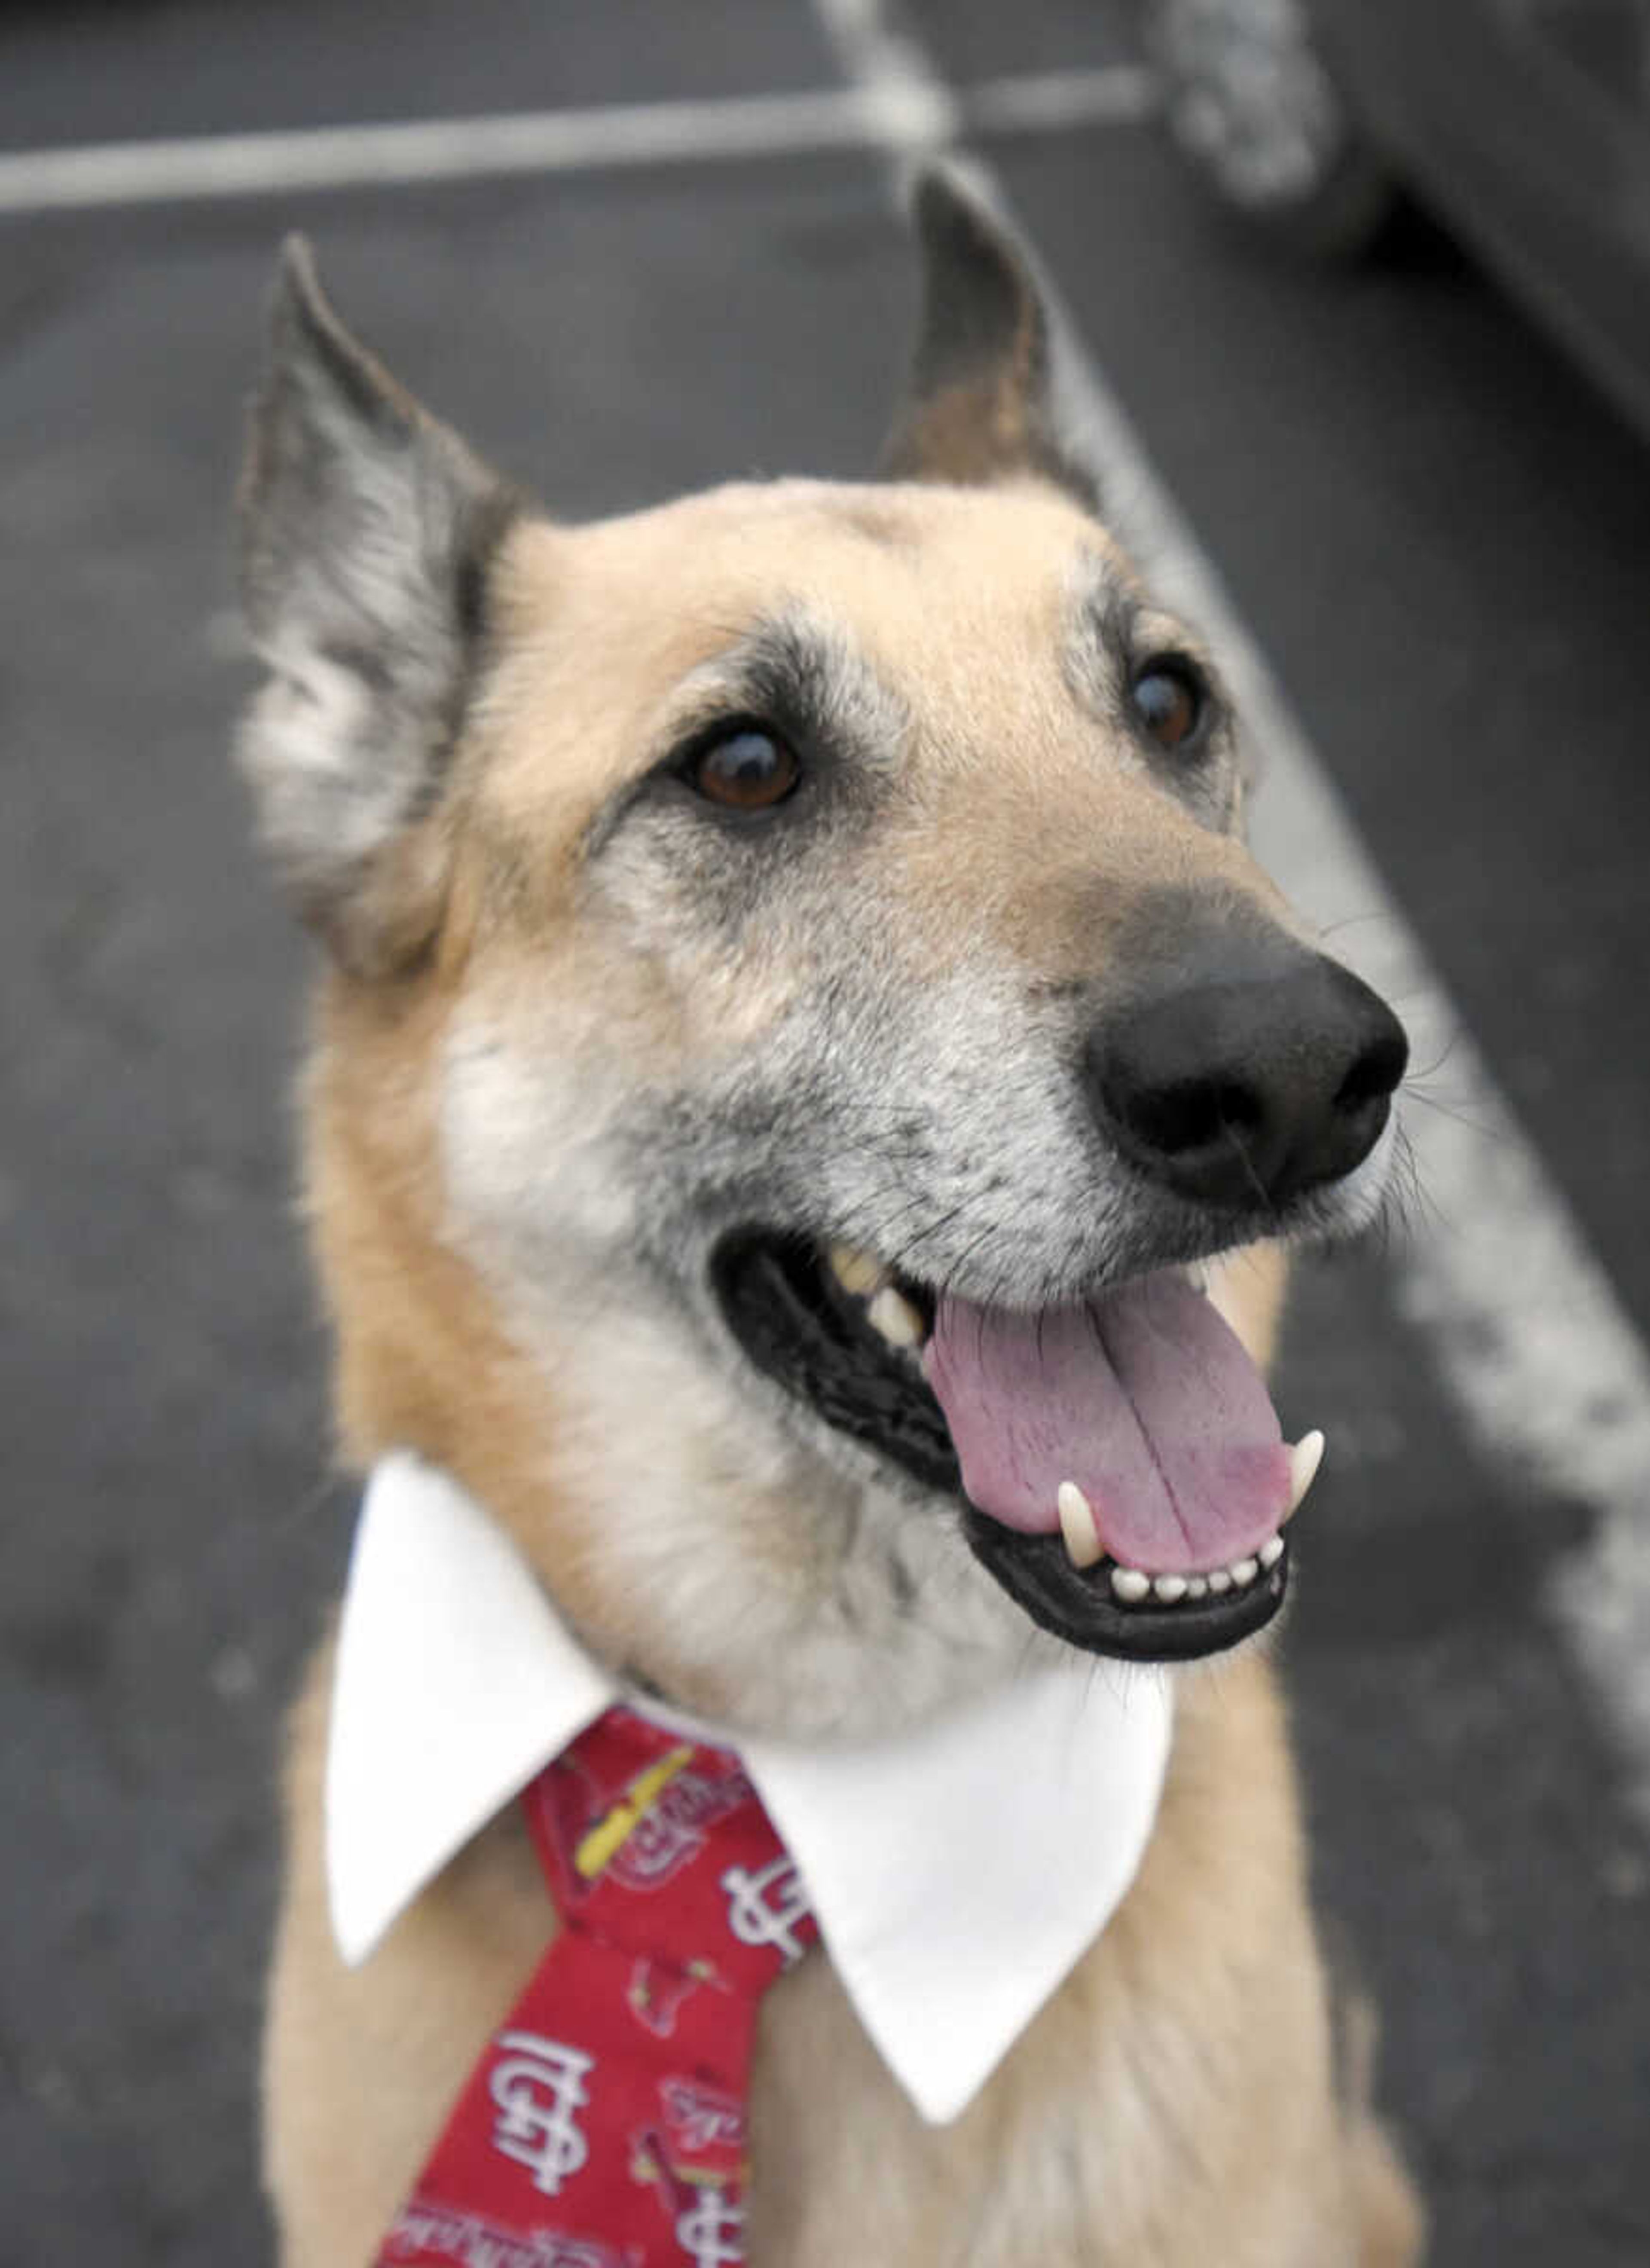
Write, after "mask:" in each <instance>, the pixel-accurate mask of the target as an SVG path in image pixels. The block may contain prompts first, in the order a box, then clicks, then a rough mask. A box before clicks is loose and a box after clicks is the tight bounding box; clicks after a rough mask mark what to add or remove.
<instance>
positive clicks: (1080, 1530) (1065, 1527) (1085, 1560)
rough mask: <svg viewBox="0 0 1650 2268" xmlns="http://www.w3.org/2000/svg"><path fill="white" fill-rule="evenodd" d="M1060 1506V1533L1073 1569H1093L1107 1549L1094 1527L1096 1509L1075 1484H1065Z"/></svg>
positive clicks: (1060, 1491) (1057, 1498) (1058, 1495)
mask: <svg viewBox="0 0 1650 2268" xmlns="http://www.w3.org/2000/svg"><path fill="white" fill-rule="evenodd" d="M1054 1500H1055V1503H1056V1504H1057V1506H1058V1507H1059V1513H1060V1533H1061V1535H1064V1538H1065V1548H1066V1550H1067V1551H1068V1552H1069V1553H1070V1555H1071V1560H1072V1566H1073V1567H1092V1566H1093V1565H1094V1562H1095V1560H1096V1559H1098V1558H1099V1557H1101V1552H1102V1551H1103V1550H1104V1549H1105V1546H1104V1545H1103V1544H1102V1543H1101V1540H1100V1530H1099V1528H1096V1527H1095V1525H1094V1506H1092V1505H1091V1504H1090V1503H1089V1500H1088V1499H1087V1498H1086V1496H1085V1495H1084V1494H1083V1491H1082V1490H1081V1489H1080V1488H1079V1486H1078V1485H1077V1483H1076V1482H1075V1481H1062V1482H1061V1483H1060V1485H1059V1488H1058V1490H1057V1492H1056V1495H1055V1499H1054Z"/></svg>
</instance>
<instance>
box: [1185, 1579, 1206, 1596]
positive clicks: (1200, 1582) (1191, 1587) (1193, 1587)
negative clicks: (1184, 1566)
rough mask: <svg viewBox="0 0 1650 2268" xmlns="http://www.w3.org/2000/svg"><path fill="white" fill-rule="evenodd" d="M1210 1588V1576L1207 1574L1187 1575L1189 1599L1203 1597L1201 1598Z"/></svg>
mask: <svg viewBox="0 0 1650 2268" xmlns="http://www.w3.org/2000/svg"><path fill="white" fill-rule="evenodd" d="M1208 1588H1209V1578H1208V1577H1207V1576H1206V1575H1188V1576H1187V1578H1186V1596H1187V1597H1188V1598H1189V1599H1201V1598H1202V1597H1203V1596H1204V1594H1205V1592H1206V1591H1207V1590H1208Z"/></svg>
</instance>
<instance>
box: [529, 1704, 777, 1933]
mask: <svg viewBox="0 0 1650 2268" xmlns="http://www.w3.org/2000/svg"><path fill="white" fill-rule="evenodd" d="M599 1730H600V1728H598V1731H599ZM709 1756H711V1751H707V1750H705V1749H698V1750H697V1751H696V1750H695V1749H694V1748H693V1747H692V1746H691V1745H690V1744H689V1742H681V1744H680V1745H679V1746H677V1747H675V1748H673V1749H667V1750H666V1751H665V1753H664V1754H663V1755H662V1756H659V1757H657V1758H656V1759H655V1760H654V1761H653V1762H652V1763H651V1764H647V1765H646V1766H645V1767H644V1769H643V1770H641V1771H635V1772H631V1773H630V1774H628V1775H627V1776H625V1777H624V1778H620V1779H618V1780H616V1781H608V1779H607V1778H606V1775H605V1774H599V1771H598V1769H595V1768H593V1761H592V1760H591V1759H590V1758H588V1757H586V1756H573V1755H569V1756H564V1757H562V1758H561V1759H560V1760H559V1761H558V1763H557V1764H555V1765H553V1766H552V1767H551V1769H550V1770H549V1771H547V1772H546V1773H545V1774H544V1776H543V1778H542V1779H541V1782H540V1783H539V1787H538V1790H537V1791H536V1793H538V1796H539V1805H540V1810H539V1815H540V1819H541V1823H542V1825H543V1827H544V1828H545V1830H546V1831H547V1834H548V1837H549V1841H550V1842H551V1844H552V1845H553V1846H554V1849H555V1852H556V1857H557V1859H558V1860H559V1861H560V1871H561V1872H562V1874H563V1875H564V1879H565V1881H566V1883H567V1887H568V1889H569V1892H570V1894H571V1897H572V1898H573V1900H574V1901H575V1902H577V1901H578V1898H579V1896H581V1895H587V1894H588V1892H589V1891H590V1889H592V1888H593V1886H594V1884H595V1883H597V1882H598V1881H608V1882H615V1883H617V1884H619V1885H621V1886H622V1888H623V1889H629V1890H656V1889H659V1888H660V1887H661V1885H662V1884H664V1883H666V1882H667V1881H669V1880H670V1878H671V1876H672V1875H673V1874H676V1873H677V1872H678V1871H679V1870H680V1869H681V1867H685V1866H687V1865H688V1864H689V1861H690V1860H691V1859H695V1858H696V1857H697V1856H698V1854H699V1852H701V1851H702V1850H703V1848H704V1844H705V1835H706V1830H708V1829H709V1828H711V1827H712V1826H714V1825H715V1823H716V1822H717V1821H718V1819H724V1818H726V1816H727V1815H728V1814H729V1813H730V1812H732V1811H737V1810H738V1809H739V1808H740V1805H741V1804H744V1803H749V1802H751V1801H753V1800H754V1799H755V1789H754V1788H753V1787H752V1786H751V1784H750V1782H749V1780H748V1779H747V1778H746V1777H745V1775H744V1773H743V1772H742V1771H740V1769H739V1768H738V1766H737V1765H736V1764H733V1762H732V1760H731V1759H730V1760H729V1764H728V1768H727V1769H726V1770H725V1771H717V1770H715V1769H714V1768H713V1767H712V1768H711V1769H707V1759H708V1758H709Z"/></svg>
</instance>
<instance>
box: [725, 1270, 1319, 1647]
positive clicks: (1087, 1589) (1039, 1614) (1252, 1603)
mask: <svg viewBox="0 0 1650 2268" xmlns="http://www.w3.org/2000/svg"><path fill="white" fill-rule="evenodd" d="M711 1285H712V1288H713V1290H714V1291H715V1293H716V1296H717V1299H718V1303H719V1305H720V1307H721V1309H722V1313H723V1314H724V1316H725V1317H726V1321H727V1325H728V1328H729V1329H730V1330H731V1331H732V1332H733V1337H735V1339H736V1340H737V1341H738V1342H739V1344H740V1347H742V1348H743V1350H744V1351H745V1353H746V1355H747V1356H748V1358H749V1359H750V1360H751V1362H752V1363H754V1364H755V1366H756V1368H757V1369H758V1370H759V1371H761V1372H762V1373H763V1375H764V1376H766V1377H768V1378H771V1379H772V1380H774V1381H775V1382H776V1383H777V1385H780V1386H782V1387H784V1388H785V1390H786V1391H787V1392H788V1393H790V1394H792V1395H796V1397H797V1398H798V1399H799V1401H802V1402H805V1403H807V1404H808V1405H809V1406H810V1407H811V1408H812V1409H814V1410H816V1411H817V1412H818V1414H819V1415H820V1416H821V1418H824V1419H825V1420H826V1422H827V1424H828V1425H834V1426H835V1427H836V1430H837V1431H838V1432H842V1433H845V1434H847V1435H848V1436H849V1438H850V1439H851V1440H856V1441H858V1442H860V1443H861V1444H862V1445H863V1446H864V1447H867V1448H869V1449H872V1450H873V1451H874V1452H875V1453H876V1454H878V1455H880V1456H882V1457H886V1458H887V1459H888V1461H889V1462H891V1463H893V1464H895V1465H897V1466H899V1467H900V1468H901V1469H902V1471H904V1472H906V1473H908V1474H909V1475H910V1476H911V1477H912V1478H913V1479H914V1480H917V1481H918V1482H920V1483H921V1484H922V1485H923V1486H924V1488H927V1489H932V1490H935V1491H939V1493H941V1494H943V1495H946V1496H948V1497H950V1498H952V1499H954V1500H955V1501H956V1502H957V1503H958V1504H959V1505H960V1506H961V1515H962V1533H963V1535H964V1537H965V1538H966V1540H967V1542H968V1544H969V1550H971V1551H972V1552H973V1553H974V1556H975V1557H976V1559H977V1560H978V1561H979V1563H980V1565H981V1566H982V1567H983V1568H984V1570H985V1572H987V1574H989V1575H990V1576H991V1577H992V1579H993V1580H995V1581H996V1582H998V1583H999V1584H1001V1586H1002V1587H1003V1589H1004V1590H1005V1591H1006V1592H1007V1594H1008V1595H1009V1597H1010V1598H1011V1599H1013V1601H1014V1602H1015V1604H1016V1605H1017V1606H1019V1607H1020V1608H1021V1609H1023V1610H1024V1611H1025V1613H1026V1614H1028V1616H1030V1618H1031V1620H1032V1621H1033V1622H1035V1623H1036V1624H1038V1625H1039V1627H1040V1628H1042V1629H1043V1630H1046V1631H1051V1632H1052V1633H1053V1635H1054V1636H1055V1637H1057V1638H1063V1639H1064V1641H1065V1642H1066V1644H1067V1645H1068V1646H1077V1647H1079V1649H1080V1650H1081V1651H1083V1652H1084V1653H1101V1654H1110V1655H1115V1656H1116V1657H1118V1658H1119V1659H1120V1660H1123V1661H1192V1660H1195V1659H1197V1658H1199V1657H1201V1656H1203V1655H1204V1654H1211V1653H1220V1652H1222V1651H1223V1650H1224V1649H1225V1648H1226V1647H1227V1646H1236V1645H1238V1644H1240V1643H1241V1640H1243V1639H1244V1638H1249V1637H1252V1636H1253V1634H1254V1633H1255V1632H1256V1631H1258V1630H1261V1629H1263V1627H1264V1625H1265V1624H1267V1623H1269V1622H1270V1621H1271V1618H1272V1616H1274V1615H1275V1614H1276V1613H1277V1612H1278V1608H1279V1607H1281V1606H1282V1604H1283V1602H1284V1595H1285V1592H1286V1590H1287V1588H1288V1583H1289V1557H1290V1555H1289V1552H1288V1550H1287V1549H1285V1551H1284V1554H1283V1556H1282V1557H1281V1558H1279V1559H1278V1562H1277V1564H1276V1565H1273V1566H1271V1567H1269V1568H1266V1569H1264V1570H1263V1572H1262V1573H1261V1574H1260V1575H1258V1576H1257V1577H1256V1580H1255V1581H1254V1582H1253V1583H1251V1584H1249V1586H1247V1587H1245V1588H1244V1589H1242V1590H1241V1591H1240V1590H1234V1591H1229V1592H1227V1593H1226V1594H1225V1596H1223V1597H1221V1598H1219V1599H1206V1600H1203V1601H1200V1602H1197V1603H1195V1604H1194V1603H1188V1602H1185V1601H1182V1602H1181V1603H1180V1604H1179V1605H1178V1606H1174V1607H1155V1608H1154V1607H1149V1606H1138V1607H1132V1606H1123V1604H1121V1603H1120V1602H1118V1601H1117V1600H1116V1599H1114V1598H1113V1597H1112V1595H1111V1592H1110V1588H1109V1583H1110V1575H1109V1568H1110V1562H1109V1561H1104V1560H1102V1561H1101V1563H1100V1565H1098V1566H1096V1567H1093V1568H1087V1569H1079V1568H1077V1567H1075V1566H1073V1565H1072V1561H1071V1558H1070V1557H1069V1555H1068V1553H1067V1551H1066V1549H1065V1545H1064V1541H1063V1539H1062V1538H1061V1537H1060V1536H1059V1535H1057V1534H1055V1535H1022V1534H1021V1533H1020V1531H1019V1530H1018V1529H1016V1528H1007V1527H1005V1526H1004V1524H1003V1523H1002V1522H1001V1521H996V1520H993V1519H991V1517H990V1515H989V1514H988V1513H983V1512H981V1511H980V1510H979V1509H978V1507H977V1506H975V1505H973V1504H970V1503H969V1499H968V1498H967V1497H966V1496H965V1495H964V1494H963V1491H962V1476H961V1470H960V1469H959V1467H958V1464H957V1456H956V1451H955V1449H954V1447H953V1446H952V1441H951V1434H950V1432H949V1429H948V1428H947V1425H946V1420H945V1413H944V1412H943V1410H941V1409H940V1407H939V1403H938V1402H937V1401H936V1400H935V1398H934V1395H932V1392H931V1391H930V1389H929V1388H928V1387H927V1385H926V1384H925V1383H924V1381H923V1380H922V1378H921V1377H920V1376H918V1375H917V1372H916V1370H915V1368H914V1366H912V1365H911V1364H910V1362H908V1361H904V1360H902V1359H901V1358H900V1357H899V1356H898V1355H896V1354H895V1353H894V1351H892V1350H891V1349H890V1348H889V1347H888V1344H887V1343H886V1342H885V1341H884V1340H883V1339H882V1338H881V1337H880V1336H879V1335H878V1333H877V1332H875V1331H874V1330H873V1329H872V1328H871V1326H870V1324H869V1323H868V1322H866V1320H865V1317H864V1313H863V1310H862V1308H861V1307H860V1306H859V1304H858V1302H857V1301H855V1300H852V1299H851V1298H850V1296H849V1295H848V1294H847V1293H846V1292H843V1290H842V1289H841V1287H840V1286H839V1285H837V1283H836V1279H835V1278H834V1277H833V1276H832V1275H831V1274H830V1271H829V1269H828V1268H826V1267H824V1266H823V1265H822V1264H821V1259H820V1254H819V1248H818V1247H817V1246H815V1245H814V1244H812V1243H810V1242H809V1241H807V1239H806V1238H802V1237H796V1236H789V1235H784V1234H777V1233H771V1232H768V1231H763V1230H760V1229H740V1230H736V1231H735V1232H733V1233H732V1234H731V1235H729V1236H726V1237H724V1238H723V1240H722V1241H721V1242H720V1243H719V1244H718V1246H717V1248H716V1250H715V1251H714V1253H713V1254H712V1256H711Z"/></svg>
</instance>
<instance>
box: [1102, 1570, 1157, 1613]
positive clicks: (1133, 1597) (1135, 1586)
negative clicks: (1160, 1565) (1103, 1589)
mask: <svg viewBox="0 0 1650 2268" xmlns="http://www.w3.org/2000/svg"><path fill="white" fill-rule="evenodd" d="M1111 1587H1112V1589H1113V1590H1114V1591H1115V1592H1116V1595H1117V1596H1118V1598H1120V1599H1122V1600H1123V1602H1125V1603H1126V1604H1127V1605H1129V1606H1131V1607H1132V1606H1137V1605H1138V1603H1139V1602H1140V1601H1141V1600H1142V1599H1143V1598H1145V1594H1146V1593H1147V1592H1148V1591H1149V1590H1150V1589H1151V1587H1152V1578H1151V1577H1150V1576H1149V1575H1143V1574H1142V1573H1141V1572H1140V1571H1139V1569H1138V1567H1114V1568H1113V1569H1112V1571H1111Z"/></svg>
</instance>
